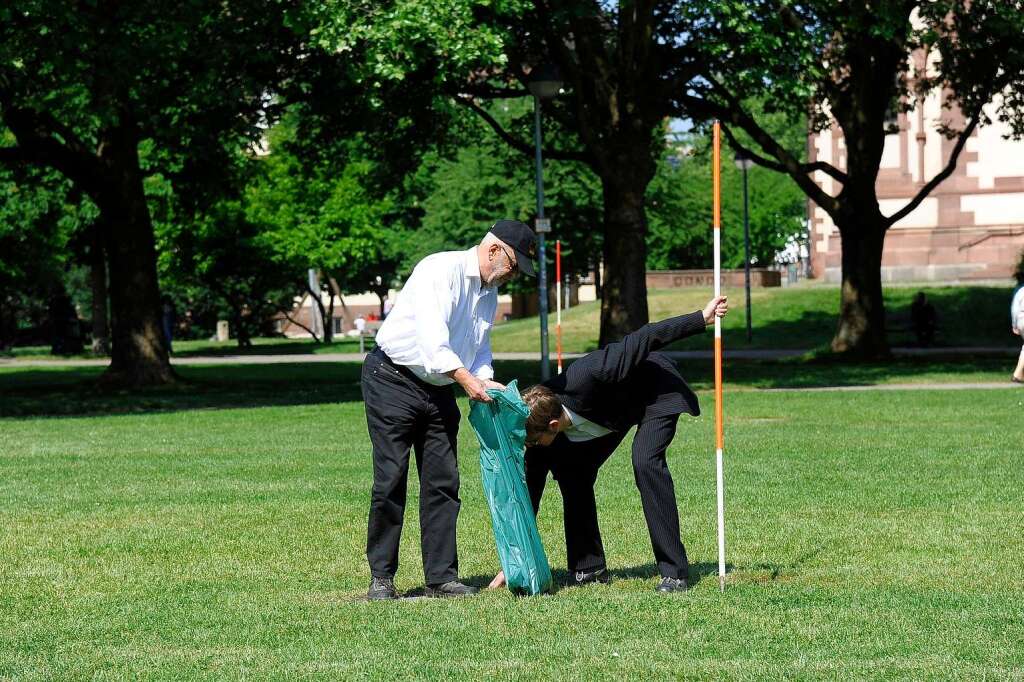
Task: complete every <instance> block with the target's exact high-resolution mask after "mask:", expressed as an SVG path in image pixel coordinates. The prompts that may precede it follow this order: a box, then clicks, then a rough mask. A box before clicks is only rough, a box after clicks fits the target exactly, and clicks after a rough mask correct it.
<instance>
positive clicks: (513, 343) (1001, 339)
mask: <svg viewBox="0 0 1024 682" xmlns="http://www.w3.org/2000/svg"><path fill="white" fill-rule="evenodd" d="M921 290H923V291H925V292H926V293H927V295H928V298H929V299H930V300H931V301H932V303H933V305H934V306H935V308H936V311H937V313H938V318H939V333H938V335H937V338H936V345H937V346H947V347H948V346H1007V347H1009V346H1014V345H1016V347H1018V348H1019V347H1020V338H1019V337H1017V336H1014V335H1013V334H1012V333H1011V332H1010V321H1009V320H1010V318H1009V307H1010V298H1011V293H1012V290H1011V289H1010V288H1009V287H1005V288H1000V287H952V286H949V287H924V288H922V289H921ZM917 291H918V289H917V288H907V287H895V288H889V289H886V291H885V304H886V310H887V313H888V316H889V319H890V325H889V326H890V327H892V328H893V331H891V332H890V334H889V343H890V344H891V345H893V346H912V345H916V344H917V342H916V339H914V337H913V335H912V334H911V333H910V332H909V330H908V329H907V327H908V321H909V318H910V303H911V301H912V300H913V297H914V294H916V293H917ZM725 293H726V294H727V295H728V296H729V303H730V305H731V306H732V310H730V312H729V315H728V316H727V317H726V318H725V321H724V323H723V324H724V326H723V337H724V339H723V343H724V344H725V347H726V348H793V349H801V350H805V349H812V348H823V347H827V346H828V344H829V342H830V341H831V340H832V336H833V334H834V333H835V329H836V321H837V316H838V313H839V289H838V288H836V287H834V286H828V285H823V284H804V285H801V286H795V287H787V288H776V289H753V290H752V293H751V313H752V314H751V322H752V328H753V340H752V341H751V342H749V343H748V342H747V339H746V318H745V308H746V302H745V300H746V299H745V295H744V292H743V289H742V288H737V289H728V290H726V291H725ZM710 297H711V296H710V292H708V291H704V290H701V289H654V290H652V291H650V292H649V295H648V308H649V311H650V317H651V319H652V320H660V319H664V318H666V317H671V316H673V315H679V314H682V313H688V312H692V311H694V310H698V309H700V308H703V307H704V305H705V304H706V303H707V301H708V299H709V298H710ZM554 324H555V317H554V315H552V316H551V317H550V319H549V325H550V327H551V335H552V336H551V349H552V354H553V353H554V348H555V337H554V334H555V331H554ZM599 330H600V309H599V306H598V304H597V303H585V304H583V305H580V306H578V307H575V308H570V309H569V310H566V311H563V312H562V334H563V344H564V349H565V351H566V352H585V351H588V350H593V349H594V348H596V347H597V341H598V332H599ZM538 343H539V341H538V337H537V320H536V319H535V318H534V319H529V320H513V321H510V322H508V323H506V324H502V325H500V326H498V327H496V328H495V329H494V331H493V332H492V345H493V347H494V350H495V351H498V352H500V351H520V350H534V349H535V348H536V347H537V346H538ZM709 343H710V342H709V341H708V340H707V339H706V338H701V337H696V338H691V339H687V340H684V341H682V342H680V343H677V344H675V345H674V346H673V348H674V349H678V350H697V349H707V348H709Z"/></svg>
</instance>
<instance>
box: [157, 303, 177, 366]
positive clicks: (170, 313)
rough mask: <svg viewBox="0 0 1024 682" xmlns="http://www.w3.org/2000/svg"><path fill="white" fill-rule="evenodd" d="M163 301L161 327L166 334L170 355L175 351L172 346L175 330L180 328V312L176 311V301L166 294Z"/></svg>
mask: <svg viewBox="0 0 1024 682" xmlns="http://www.w3.org/2000/svg"><path fill="white" fill-rule="evenodd" d="M161 300H162V301H163V302H162V304H161V306H160V326H161V327H162V329H163V332H164V343H165V344H166V345H167V352H168V353H170V352H172V351H173V350H174V349H173V348H172V346H171V344H172V342H173V341H174V328H175V327H176V326H178V311H177V310H175V309H174V301H173V300H171V297H170V296H168V295H166V294H164V296H163V298H162V299H161Z"/></svg>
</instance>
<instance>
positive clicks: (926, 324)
mask: <svg viewBox="0 0 1024 682" xmlns="http://www.w3.org/2000/svg"><path fill="white" fill-rule="evenodd" d="M910 325H911V327H912V328H913V330H914V336H916V337H917V345H919V346H921V347H922V348H927V347H928V346H930V345H932V344H933V343H934V342H935V328H936V327H937V326H938V316H937V315H936V314H935V306H933V305H932V304H931V302H930V301H929V300H928V297H927V296H925V293H924V292H923V291H919V292H917V295H916V296H914V302H913V303H911V304H910Z"/></svg>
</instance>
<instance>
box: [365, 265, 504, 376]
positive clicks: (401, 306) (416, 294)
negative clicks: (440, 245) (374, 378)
mask: <svg viewBox="0 0 1024 682" xmlns="http://www.w3.org/2000/svg"><path fill="white" fill-rule="evenodd" d="M497 310H498V290H497V288H496V287H483V286H481V279H480V262H479V260H477V250H476V247H475V246H474V247H473V248H472V249H469V250H467V251H445V252H442V253H435V254H433V255H430V256H427V257H426V258H424V259H423V260H421V261H420V262H419V263H418V264H417V265H416V267H415V268H414V269H413V271H412V275H410V276H409V279H408V281H406V283H405V286H404V287H403V288H402V292H401V294H400V295H399V297H398V301H397V302H396V303H395V307H394V308H392V309H391V312H390V313H389V314H388V316H387V318H386V319H385V320H384V323H383V324H382V325H381V326H380V329H379V330H378V331H377V345H378V346H379V347H380V349H381V350H383V351H384V352H385V353H387V355H388V357H389V358H391V360H392V361H393V362H394V363H395V364H397V365H404V366H406V367H408V368H409V369H410V370H412V372H414V373H415V374H416V376H418V377H419V378H421V379H423V381H426V382H427V383H430V384H434V385H437V386H445V385H447V384H450V383H453V379H451V378H450V377H448V376H447V375H445V372H450V371H452V370H453V369H458V368H459V367H465V368H466V369H468V370H469V371H470V372H471V373H473V374H474V375H475V376H477V377H478V378H480V379H493V378H494V369H493V368H492V367H491V363H492V361H493V360H492V357H491V326H493V324H494V315H495V313H496V312H497Z"/></svg>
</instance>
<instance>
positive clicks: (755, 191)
mask: <svg viewBox="0 0 1024 682" xmlns="http://www.w3.org/2000/svg"><path fill="white" fill-rule="evenodd" d="M805 129H806V128H805V127H799V126H788V127H787V126H784V125H781V122H776V125H773V126H772V130H773V132H776V133H777V134H778V135H779V136H780V137H782V138H783V139H785V140H786V141H787V144H788V146H787V148H794V147H799V146H801V145H802V144H804V135H803V131H804V130H805ZM711 163H712V160H711V139H710V135H708V134H706V131H704V130H703V129H694V130H690V131H688V132H687V133H685V134H681V135H677V139H676V140H675V142H674V143H673V145H672V148H670V149H669V150H668V153H667V154H666V156H665V158H663V159H662V161H661V162H660V163H659V164H658V171H657V173H656V175H655V176H654V179H653V180H652V181H651V184H650V187H649V188H648V205H649V206H650V209H649V211H648V215H649V222H650V229H649V233H648V237H647V267H648V268H651V269H655V270H664V269H675V268H707V267H709V265H710V263H711V259H712V257H713V256H712V245H711V241H710V239H709V236H710V233H711V222H712V215H711V210H712V200H711ZM748 175H749V194H750V247H751V248H750V251H751V261H752V262H753V263H755V264H756V265H758V266H760V267H764V266H767V265H770V264H772V263H774V262H775V260H776V257H777V256H778V255H779V254H780V253H782V252H783V251H784V250H786V249H787V248H788V247H789V246H790V245H791V244H792V243H793V242H795V241H801V240H802V239H803V236H804V232H805V229H806V227H805V221H804V217H805V212H806V211H805V204H806V199H805V197H804V194H803V192H801V191H800V189H799V188H798V187H797V186H796V183H794V182H793V180H792V179H791V178H790V177H789V176H787V175H785V174H782V173H777V172H775V171H772V170H768V169H764V168H756V167H755V168H752V169H750V170H749V171H748ZM722 226H723V229H722V265H723V266H724V267H727V268H739V267H742V266H743V260H744V245H743V178H742V171H740V170H738V169H737V168H736V166H735V164H734V160H733V158H732V157H731V155H730V154H729V153H728V152H726V153H725V154H723V158H722Z"/></svg>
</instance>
